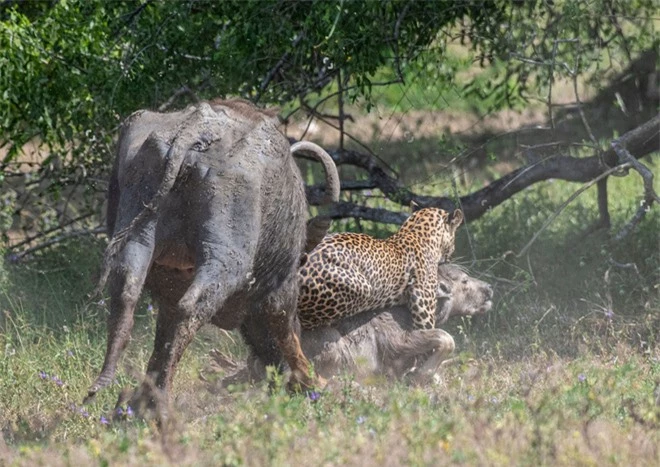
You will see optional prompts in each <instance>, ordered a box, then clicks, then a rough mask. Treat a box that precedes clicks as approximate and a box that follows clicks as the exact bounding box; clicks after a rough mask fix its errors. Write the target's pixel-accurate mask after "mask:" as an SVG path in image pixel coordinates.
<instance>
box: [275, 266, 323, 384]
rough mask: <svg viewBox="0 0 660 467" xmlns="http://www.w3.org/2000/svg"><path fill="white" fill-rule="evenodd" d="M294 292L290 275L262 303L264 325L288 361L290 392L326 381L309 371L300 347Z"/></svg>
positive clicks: (309, 364) (294, 278)
mask: <svg viewBox="0 0 660 467" xmlns="http://www.w3.org/2000/svg"><path fill="white" fill-rule="evenodd" d="M297 296H298V285H297V277H296V276H295V275H294V276H293V277H292V279H289V280H288V281H287V282H286V283H285V284H283V286H282V287H281V288H280V290H279V291H278V292H276V293H275V294H272V295H271V296H270V297H269V298H268V299H267V300H266V303H265V306H266V316H267V319H268V328H269V331H270V334H271V335H272V336H273V337H274V338H275V342H276V343H277V346H278V347H279V350H280V352H281V353H282V357H283V358H284V359H285V360H286V362H287V363H288V364H289V368H290V369H291V376H290V377H289V383H288V389H289V390H290V391H294V392H299V391H301V390H306V389H312V388H314V387H323V386H325V384H326V382H325V380H324V379H323V378H321V377H320V376H314V375H313V371H312V365H311V363H310V362H309V360H308V359H307V357H305V354H304V353H303V351H302V348H301V347H300V339H299V334H300V323H299V322H298V320H297V316H296V302H297Z"/></svg>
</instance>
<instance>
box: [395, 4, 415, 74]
mask: <svg viewBox="0 0 660 467" xmlns="http://www.w3.org/2000/svg"><path fill="white" fill-rule="evenodd" d="M410 5H412V0H410V1H409V2H408V3H406V6H405V7H403V10H401V13H399V17H398V18H397V19H396V24H395V25H394V38H393V39H394V68H395V69H396V74H397V76H398V77H399V79H400V80H401V82H402V83H403V82H404V81H403V73H402V71H401V55H400V54H399V36H400V35H401V22H402V21H403V18H405V16H406V14H407V13H408V10H409V9H410Z"/></svg>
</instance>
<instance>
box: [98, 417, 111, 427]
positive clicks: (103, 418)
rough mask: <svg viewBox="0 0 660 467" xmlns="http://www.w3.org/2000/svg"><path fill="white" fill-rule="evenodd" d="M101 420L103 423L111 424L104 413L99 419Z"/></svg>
mask: <svg viewBox="0 0 660 467" xmlns="http://www.w3.org/2000/svg"><path fill="white" fill-rule="evenodd" d="M99 422H101V425H109V424H110V422H109V421H108V419H107V418H105V417H104V416H103V415H101V418H100V419H99Z"/></svg>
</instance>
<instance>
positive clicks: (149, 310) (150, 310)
mask: <svg viewBox="0 0 660 467" xmlns="http://www.w3.org/2000/svg"><path fill="white" fill-rule="evenodd" d="M147 311H148V312H149V313H153V312H154V306H153V305H152V304H151V303H150V304H149V305H147Z"/></svg>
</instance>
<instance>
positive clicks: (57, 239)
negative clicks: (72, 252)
mask: <svg viewBox="0 0 660 467" xmlns="http://www.w3.org/2000/svg"><path fill="white" fill-rule="evenodd" d="M103 233H105V227H103V226H100V227H96V228H94V229H91V230H90V229H80V230H71V231H69V232H64V233H63V234H61V235H58V236H56V237H53V238H50V239H48V240H46V241H45V242H43V243H39V244H38V245H35V246H33V247H30V248H28V249H26V250H23V251H21V252H19V253H15V254H13V255H12V257H13V258H15V260H17V261H18V260H20V259H22V258H24V257H26V256H27V255H30V254H32V253H34V252H35V251H39V250H43V249H44V248H48V247H49V246H53V245H55V244H57V243H60V242H63V241H64V240H68V239H70V238H75V237H83V236H86V235H99V234H103Z"/></svg>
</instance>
